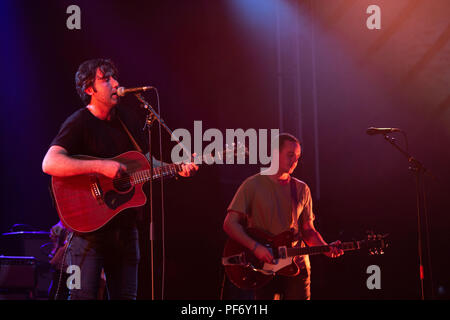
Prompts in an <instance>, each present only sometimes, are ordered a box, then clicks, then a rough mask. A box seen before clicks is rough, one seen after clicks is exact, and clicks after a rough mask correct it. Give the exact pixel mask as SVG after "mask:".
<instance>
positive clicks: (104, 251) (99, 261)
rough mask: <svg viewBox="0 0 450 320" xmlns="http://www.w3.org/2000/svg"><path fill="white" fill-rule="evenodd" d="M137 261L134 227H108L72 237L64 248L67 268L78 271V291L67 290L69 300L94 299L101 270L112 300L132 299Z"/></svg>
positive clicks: (136, 279)
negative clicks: (79, 285) (77, 269)
mask: <svg viewBox="0 0 450 320" xmlns="http://www.w3.org/2000/svg"><path fill="white" fill-rule="evenodd" d="M139 260H140V253H139V237H138V230H137V229H136V228H135V227H128V228H121V229H119V228H113V229H111V228H108V229H105V230H100V231H96V232H94V233H92V234H82V235H76V234H75V235H74V236H73V238H72V240H71V243H70V246H69V248H68V260H67V262H68V265H69V266H70V265H75V266H78V267H79V268H80V283H81V288H79V289H78V288H76V287H75V288H73V289H71V290H70V291H69V299H70V300H95V299H97V294H98V291H99V285H100V277H101V272H102V269H104V271H105V276H106V286H107V290H108V294H109V297H110V299H112V300H125V299H130V300H135V299H136V296H137V281H138V265H139Z"/></svg>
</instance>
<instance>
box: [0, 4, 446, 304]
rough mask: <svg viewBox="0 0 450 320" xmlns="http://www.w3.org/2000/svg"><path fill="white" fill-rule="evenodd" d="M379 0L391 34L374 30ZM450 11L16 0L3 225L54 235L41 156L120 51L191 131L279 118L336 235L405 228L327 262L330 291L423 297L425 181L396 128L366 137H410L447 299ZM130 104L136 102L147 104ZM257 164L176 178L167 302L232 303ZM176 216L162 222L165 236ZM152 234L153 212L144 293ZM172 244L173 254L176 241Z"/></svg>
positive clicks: (7, 89)
mask: <svg viewBox="0 0 450 320" xmlns="http://www.w3.org/2000/svg"><path fill="white" fill-rule="evenodd" d="M72 4H76V5H78V6H79V7H80V9H81V30H69V29H68V28H67V27H66V20H67V19H68V17H69V16H70V14H67V13H66V9H67V7H68V6H69V5H72ZM373 4H375V5H378V6H379V7H380V9H381V29H379V30H369V29H368V28H367V26H366V20H367V19H368V18H369V16H370V14H368V13H366V9H367V8H368V7H369V5H373ZM449 13H450V3H449V1H447V0H432V1H425V0H423V1H417V0H396V1H388V0H385V1H381V0H370V1H366V0H358V1H355V0H338V1H325V0H316V1H312V0H308V1H300V0H298V1H283V0H243V1H238V0H228V1H224V0H218V1H207V0H197V1H173V0H170V1H131V2H116V1H76V0H74V1H65V0H64V1H40V2H34V1H2V2H1V4H0V14H1V19H0V30H1V31H0V32H1V35H2V37H1V39H2V53H1V55H2V58H1V70H2V77H1V80H0V81H1V88H2V93H1V95H0V99H1V100H0V103H1V106H2V110H3V115H2V117H1V139H2V157H1V175H2V178H3V182H2V189H1V213H0V232H2V233H3V232H7V231H9V230H10V228H11V226H12V225H13V224H27V225H30V226H32V227H33V228H35V229H37V230H45V231H47V230H49V228H50V227H51V226H52V225H53V224H55V223H56V222H58V216H57V213H56V211H55V209H54V208H53V207H52V203H51V200H50V197H49V192H48V185H49V181H50V177H48V176H47V175H45V174H44V173H42V170H41V163H42V159H43V157H44V155H45V153H46V151H47V149H48V146H49V143H50V142H51V140H52V139H53V137H54V136H55V135H56V134H57V132H58V130H59V127H60V125H61V124H62V122H63V121H64V120H65V119H66V118H67V117H68V116H69V115H70V114H72V113H73V112H74V111H76V110H77V109H78V108H80V107H82V104H81V101H80V99H79V97H78V96H77V93H76V90H75V86H74V75H75V72H76V70H77V67H78V66H79V64H80V63H81V62H83V61H85V60H87V59H91V58H96V57H105V58H111V59H112V60H113V61H114V62H115V63H116V65H117V66H118V68H119V71H120V79H119V80H120V84H121V85H123V86H126V87H133V86H141V85H152V86H155V87H157V88H158V92H159V95H160V102H161V114H162V117H163V118H164V119H165V121H166V123H167V124H168V126H169V127H170V128H172V129H173V130H174V129H176V128H186V129H188V130H190V131H191V132H193V122H194V120H199V121H202V125H203V131H205V130H206V129H208V128H218V129H220V130H225V129H226V128H231V129H237V128H243V129H244V130H246V129H249V128H255V129H270V128H280V130H281V131H284V132H290V133H292V134H294V135H296V136H298V137H299V139H300V140H301V141H302V147H303V150H302V158H301V160H300V162H299V165H298V168H297V169H296V171H295V173H294V175H295V176H296V177H298V178H300V179H301V180H303V181H305V182H306V183H308V184H309V186H310V187H311V190H312V195H313V199H314V212H315V214H316V218H317V219H316V227H317V228H318V230H320V232H321V233H322V235H323V236H324V238H325V239H326V240H327V241H334V240H336V239H340V240H342V241H349V240H352V239H359V238H361V237H364V235H365V231H366V230H374V231H376V232H380V233H389V235H390V236H389V239H390V248H389V249H388V250H387V251H386V254H385V255H383V256H378V257H369V256H367V255H365V254H362V253H358V252H353V253H349V254H346V255H345V256H344V257H342V258H339V259H337V260H331V259H328V258H326V257H324V256H317V257H312V267H313V270H312V294H313V298H314V299H419V298H420V283H419V262H418V255H417V210H416V198H415V192H416V189H415V180H414V175H413V174H412V173H411V172H410V171H409V170H408V162H407V161H406V160H405V158H404V157H403V156H402V155H401V154H400V153H399V152H398V151H397V150H395V149H394V148H393V147H392V146H391V145H389V144H388V143H387V142H386V141H384V139H383V137H382V136H368V135H367V134H366V133H365V130H366V129H367V128H368V127H370V126H375V127H397V128H401V129H403V130H404V131H405V132H406V133H407V137H408V142H409V150H410V152H411V154H412V155H413V156H415V157H416V158H417V159H418V160H420V161H421V162H422V163H423V164H424V165H425V166H426V167H427V168H428V169H429V170H430V172H431V173H432V175H433V176H434V179H433V178H431V177H427V178H426V194H427V204H428V214H429V226H430V230H431V233H430V252H431V258H432V260H431V263H432V271H433V287H434V292H433V294H434V298H439V299H448V298H449V297H450V293H449V291H450V276H449V275H448V274H449V273H448V270H449V269H450V259H449V255H448V253H449V252H450V242H449V236H448V234H449V220H450V219H449V218H448V213H449V194H450V188H449V185H448V181H449V178H450V170H449V167H448V164H449V162H450V152H449V148H448V146H449V144H450V143H449V142H450V96H449V90H448V88H449V87H450V68H449V62H450V45H449V41H448V40H449V38H450V25H449V22H448V21H449V20H448V15H449ZM148 97H149V100H150V101H151V102H152V103H153V104H154V105H156V99H155V96H154V95H153V94H149V95H148ZM122 103H123V104H125V105H134V106H137V105H138V104H137V102H136V100H135V99H134V98H133V97H127V98H125V99H123V100H122ZM130 110H132V109H131V108H130ZM156 131H157V130H155V132H156ZM393 136H395V137H396V138H397V142H398V143H399V144H400V145H402V146H404V145H405V140H404V138H403V136H402V135H401V134H395V135H393ZM155 137H156V134H155ZM162 140H163V142H164V145H163V146H164V153H165V154H164V156H163V158H164V160H165V161H170V151H171V148H172V147H173V143H172V142H170V139H169V136H168V135H167V134H163V136H162ZM155 141H156V140H155ZM205 145H206V144H205ZM258 170H259V166H252V165H246V166H232V165H229V166H211V167H208V166H202V167H201V169H200V171H199V172H198V173H197V175H196V176H195V177H193V178H190V179H183V178H180V179H178V180H176V181H175V180H171V181H168V182H167V183H166V188H165V212H166V219H165V221H166V229H165V231H166V232H165V238H166V267H167V268H166V285H165V296H164V298H165V299H218V298H219V292H220V287H221V283H222V279H223V270H222V267H221V265H220V256H221V251H222V248H223V245H224V242H225V239H226V237H225V234H224V232H223V231H222V223H223V219H224V217H225V214H226V208H227V205H228V203H229V202H230V200H231V198H232V196H233V194H234V192H235V191H236V189H237V187H238V186H239V184H240V183H241V182H242V181H243V180H244V179H245V178H246V177H248V176H249V175H251V174H254V173H256V172H257V171H258ZM158 189H159V185H158V184H155V190H156V193H155V197H157V196H158V194H159V193H158ZM156 199H157V198H156ZM159 208H160V205H159V203H158V201H157V200H155V211H156V212H159ZM160 222H161V217H160V216H159V215H158V214H157V217H156V224H155V227H156V228H157V235H158V236H160V235H161V229H160V228H161V224H160ZM147 239H148V224H147V221H144V223H142V225H141V242H142V243H141V247H142V253H143V259H142V263H141V268H140V280H139V283H140V287H139V298H140V299H149V298H150V274H149V268H148V266H149V256H148V241H147ZM156 245H157V250H158V253H159V254H160V246H161V241H160V237H158V241H157V243H156ZM0 254H1V251H0ZM157 262H158V266H159V265H160V264H161V258H160V256H159V255H158V259H157ZM372 264H376V265H379V266H380V268H381V285H382V288H381V290H368V289H367V287H366V279H367V278H368V276H369V275H368V274H366V268H367V267H368V266H369V265H372ZM160 272H161V269H160V268H159V267H158V268H157V279H160ZM160 292H161V290H160V286H159V283H158V284H157V286H156V293H157V298H160ZM429 296H430V295H429Z"/></svg>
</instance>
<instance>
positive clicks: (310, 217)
mask: <svg viewBox="0 0 450 320" xmlns="http://www.w3.org/2000/svg"><path fill="white" fill-rule="evenodd" d="M300 219H301V221H302V223H304V222H308V221H314V219H315V215H314V213H313V203H312V197H311V190H310V189H309V187H308V185H306V184H305V191H304V195H303V210H302V213H301V215H300Z"/></svg>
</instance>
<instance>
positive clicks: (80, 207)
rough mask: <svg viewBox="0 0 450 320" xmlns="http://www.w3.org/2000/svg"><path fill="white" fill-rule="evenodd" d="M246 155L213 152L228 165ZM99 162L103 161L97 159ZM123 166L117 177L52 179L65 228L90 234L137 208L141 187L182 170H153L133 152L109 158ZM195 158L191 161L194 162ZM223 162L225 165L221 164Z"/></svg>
mask: <svg viewBox="0 0 450 320" xmlns="http://www.w3.org/2000/svg"><path fill="white" fill-rule="evenodd" d="M243 153H244V154H246V153H248V151H247V148H246V147H245V146H244V145H241V144H238V146H236V145H235V144H234V143H233V145H232V147H231V148H228V147H227V148H226V149H225V150H224V151H222V152H217V153H216V157H217V158H218V159H220V160H223V162H224V163H229V161H228V158H229V157H234V156H239V155H240V154H243ZM74 158H77V159H84V160H96V159H97V160H98V159H99V158H95V157H90V156H83V155H80V156H74ZM101 160H103V159H101ZM111 160H115V161H118V162H120V163H122V164H124V165H125V166H126V167H127V172H126V173H125V174H123V175H121V176H120V177H117V178H112V179H111V178H108V177H106V176H104V175H102V174H97V173H93V174H83V175H76V176H70V177H52V191H53V196H54V199H55V204H56V209H57V211H58V215H59V217H60V219H61V222H62V223H63V224H64V226H65V227H66V228H68V229H69V230H71V231H76V232H81V233H85V232H92V231H95V230H98V229H100V228H101V227H103V226H104V225H105V224H106V223H108V222H109V221H110V220H111V219H112V218H114V217H115V216H116V215H117V214H119V213H120V212H121V211H123V210H125V209H128V208H132V207H140V206H143V205H144V204H145V202H146V201H147V197H146V195H145V193H144V191H143V190H142V188H143V184H144V183H145V182H147V181H149V180H150V179H151V178H153V179H155V180H156V179H159V178H161V177H171V176H174V175H176V174H177V173H178V172H180V171H182V164H181V163H180V164H175V163H174V164H168V165H164V166H161V167H156V168H153V172H152V173H151V172H150V163H149V161H148V160H147V158H146V157H145V156H144V155H143V154H142V153H139V152H137V151H129V152H125V153H122V154H121V155H118V156H117V157H114V158H111ZM196 160H199V159H196V158H194V159H193V160H192V161H193V162H195V163H198V161H196ZM202 160H203V161H202V162H201V163H203V162H205V163H207V164H211V163H213V162H214V160H215V158H214V157H213V156H212V155H204V156H203V157H202ZM225 161H226V162H225Z"/></svg>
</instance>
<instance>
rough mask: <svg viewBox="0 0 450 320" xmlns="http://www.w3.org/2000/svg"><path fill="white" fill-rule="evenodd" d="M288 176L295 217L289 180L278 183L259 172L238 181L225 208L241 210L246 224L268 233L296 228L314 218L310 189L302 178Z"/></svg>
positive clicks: (306, 257)
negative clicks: (294, 194)
mask: <svg viewBox="0 0 450 320" xmlns="http://www.w3.org/2000/svg"><path fill="white" fill-rule="evenodd" d="M291 179H293V181H295V184H296V189H297V199H298V201H297V217H296V219H295V220H294V219H293V217H292V216H293V215H292V212H293V211H292V196H291V186H290V184H289V183H286V184H285V185H281V184H280V183H278V182H275V181H273V180H272V179H271V178H270V177H269V176H267V175H261V174H259V173H258V174H256V175H253V176H251V177H249V178H247V179H246V180H245V181H244V182H243V183H242V184H241V186H240V187H239V189H238V190H237V192H236V194H235V195H234V198H233V200H232V201H231V203H230V205H229V206H228V210H227V211H235V212H239V213H243V214H245V215H246V216H247V227H248V228H256V229H260V230H263V231H265V232H268V233H270V234H271V235H278V234H280V233H282V232H284V231H287V230H289V229H291V228H294V229H296V230H298V229H299V226H300V225H301V223H302V222H305V221H308V220H314V213H313V210H312V199H311V191H310V189H309V187H308V185H307V184H306V183H304V182H303V181H300V180H298V179H296V178H294V177H291ZM296 223H298V225H296ZM303 245H304V244H303V243H302V246H303ZM304 258H305V259H304V260H305V261H304V263H305V266H306V267H308V268H309V267H310V264H309V258H308V256H305V257H304ZM300 260H302V259H300Z"/></svg>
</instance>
